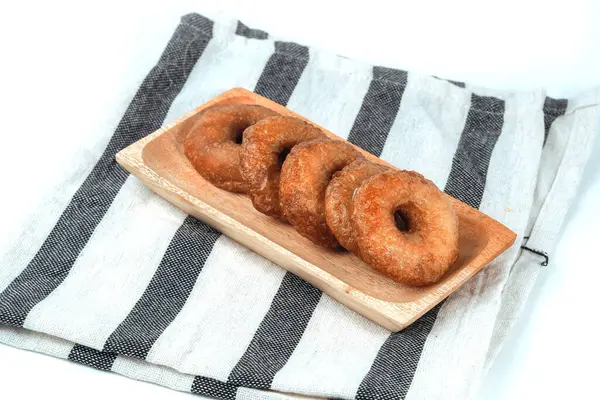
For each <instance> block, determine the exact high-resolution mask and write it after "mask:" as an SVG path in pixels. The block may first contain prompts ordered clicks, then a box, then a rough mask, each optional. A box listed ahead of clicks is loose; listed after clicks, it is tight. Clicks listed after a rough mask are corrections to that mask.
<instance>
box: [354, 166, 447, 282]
mask: <svg viewBox="0 0 600 400" xmlns="http://www.w3.org/2000/svg"><path fill="white" fill-rule="evenodd" d="M396 212H399V213H400V214H401V215H402V218H403V219H404V221H405V222H406V224H407V228H408V229H407V231H404V232H402V231H400V230H399V229H398V228H397V227H396V223H395V221H394V214H395V213H396ZM352 223H353V225H354V228H355V229H356V240H357V243H358V247H359V248H360V255H361V257H362V258H363V260H365V262H367V263H368V264H370V265H371V266H372V267H373V268H375V269H377V270H379V271H382V272H383V273H384V274H386V275H388V276H390V277H391V278H392V279H394V280H395V281H397V282H400V283H403V284H407V285H412V286H423V285H428V284H432V283H435V282H436V281H438V280H439V279H440V278H441V277H442V275H443V274H444V273H445V272H446V271H448V269H449V268H450V266H451V265H452V264H453V263H454V262H455V261H456V259H457V258H458V220H457V217H456V213H455V211H454V208H453V206H452V204H451V202H450V200H449V199H448V198H447V197H446V196H445V195H444V194H443V193H442V192H441V191H440V190H439V189H438V188H437V187H436V186H435V184H434V183H433V182H431V181H429V180H427V179H425V178H424V177H423V176H422V175H420V174H418V173H416V172H408V171H389V172H384V173H382V174H378V175H375V176H373V177H371V178H369V179H368V180H367V181H365V182H364V183H363V185H362V186H361V187H359V188H358V189H357V190H356V192H355V194H354V201H353V214H352Z"/></svg>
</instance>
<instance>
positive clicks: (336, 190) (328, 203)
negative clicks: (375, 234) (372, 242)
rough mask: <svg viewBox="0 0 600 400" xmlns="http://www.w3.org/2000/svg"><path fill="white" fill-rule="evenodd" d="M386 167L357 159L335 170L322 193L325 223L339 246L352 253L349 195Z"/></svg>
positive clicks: (352, 229)
mask: <svg viewBox="0 0 600 400" xmlns="http://www.w3.org/2000/svg"><path fill="white" fill-rule="evenodd" d="M388 169H389V168H387V167H385V166H383V165H381V164H376V163H373V162H371V161H368V160H367V159H364V158H361V159H358V160H355V161H354V162H352V163H351V164H349V165H348V166H347V167H346V168H344V169H342V170H341V171H338V172H336V173H335V174H334V175H333V177H332V178H331V182H330V183H329V186H327V190H326V192H325V217H326V219H327V225H329V229H331V232H333V235H334V236H335V238H336V239H337V240H338V242H340V244H341V245H342V247H343V248H345V249H346V250H348V251H351V252H352V253H354V254H356V255H360V254H359V249H358V245H357V244H356V234H355V229H354V227H353V226H352V204H353V202H352V196H353V194H354V191H355V190H356V189H357V188H358V187H359V186H360V185H361V184H362V183H363V182H364V181H365V180H367V179H368V178H370V177H372V176H373V175H377V174H380V173H382V172H385V171H387V170H388Z"/></svg>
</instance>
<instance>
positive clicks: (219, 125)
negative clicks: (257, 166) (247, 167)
mask: <svg viewBox="0 0 600 400" xmlns="http://www.w3.org/2000/svg"><path fill="white" fill-rule="evenodd" d="M275 115H278V114H277V113H276V112H275V111H272V110H270V109H268V108H266V107H262V106H256V105H248V104H240V105H228V106H214V107H211V108H208V109H206V110H204V111H203V112H202V113H201V114H200V115H199V116H198V120H197V121H196V122H195V124H194V125H193V126H192V128H191V129H190V131H189V132H188V134H187V135H186V137H185V139H184V143H183V150H184V153H185V155H186V157H187V158H188V159H189V160H190V162H191V163H192V165H193V166H194V169H196V171H198V173H199V174H200V175H202V177H204V178H205V179H206V180H208V181H209V182H211V183H212V184H213V185H215V186H217V187H219V188H221V189H225V190H228V191H230V192H241V193H245V192H246V191H247V190H248V188H247V185H246V183H245V181H244V179H243V177H242V173H241V169H240V153H241V150H242V146H241V143H242V140H241V139H242V136H243V132H244V131H245V129H246V128H248V127H249V126H252V125H254V124H255V123H257V122H258V121H260V120H263V119H265V118H268V117H272V116H275Z"/></svg>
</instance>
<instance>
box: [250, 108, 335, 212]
mask: <svg viewBox="0 0 600 400" xmlns="http://www.w3.org/2000/svg"><path fill="white" fill-rule="evenodd" d="M322 137H325V134H324V133H323V132H322V131H321V130H320V129H318V128H316V127H314V126H313V125H310V124H308V123H306V122H304V121H303V120H301V119H299V118H294V117H284V116H276V117H270V118H266V119H263V120H262V121H259V122H257V123H256V124H254V125H252V126H251V127H249V128H248V129H246V131H245V132H244V141H243V143H242V153H241V171H242V177H243V178H244V180H245V181H246V183H247V185H248V195H249V196H250V198H251V199H252V204H253V205H254V208H256V209H257V210H258V211H260V212H262V213H263V214H266V215H270V216H272V217H276V218H279V219H281V220H285V216H284V215H283V212H282V210H281V205H280V202H279V182H280V176H281V168H282V164H283V162H284V160H285V156H286V155H287V154H288V153H289V152H290V151H291V149H292V148H293V147H294V146H296V145H298V144H299V143H302V142H306V141H309V140H313V139H317V138H322Z"/></svg>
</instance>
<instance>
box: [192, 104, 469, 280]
mask: <svg viewBox="0 0 600 400" xmlns="http://www.w3.org/2000/svg"><path fill="white" fill-rule="evenodd" d="M184 152H185V155H186V157H187V158H188V159H189V160H190V162H191V163H192V165H193V166H194V168H195V169H196V170H197V171H198V173H199V174H200V175H202V176H203V177H204V178H205V179H206V180H208V181H210V182H211V183H212V184H213V185H215V186H217V187H219V188H221V189H224V190H227V191H230V192H238V193H245V194H247V195H249V196H250V198H251V199H252V204H253V206H254V207H255V208H256V209H257V210H258V211H260V212H261V213H264V214H266V215H269V216H272V217H275V218H278V219H280V220H281V221H286V222H289V223H290V224H291V225H292V226H293V227H294V229H296V231H298V233H300V234H301V235H302V236H304V237H306V238H308V239H310V240H311V241H312V242H314V243H316V244H318V245H320V246H323V247H325V248H328V249H340V248H341V247H343V248H345V249H346V250H348V251H351V252H352V253H354V254H355V255H357V256H358V257H360V258H361V259H363V260H364V261H365V262H366V263H367V264H369V265H370V266H371V267H373V268H375V269H376V270H379V271H381V272H383V273H384V274H386V275H387V276H389V277H391V278H392V279H393V280H395V281H397V282H399V283H402V284H407V285H412V286H423V285H428V284H432V283H434V282H436V281H438V280H439V279H440V278H441V277H442V275H443V274H444V273H445V272H446V271H447V270H448V269H449V267H450V266H451V265H452V264H453V263H454V262H455V261H456V259H457V258H458V221H457V217H456V214H455V211H454V208H453V207H452V203H451V202H450V201H449V200H448V199H447V197H446V196H445V195H444V194H443V193H442V192H441V191H440V190H439V189H438V188H437V187H436V186H435V184H434V183H433V182H431V181H429V180H427V179H425V178H424V177H423V176H422V175H420V174H418V173H416V172H412V171H402V170H397V169H392V168H388V167H386V166H383V165H381V164H377V163H373V162H371V161H369V160H367V159H366V158H365V157H364V156H363V155H362V154H361V153H360V152H359V151H357V150H356V149H355V148H354V146H352V145H350V144H349V143H347V142H345V141H341V140H333V139H331V138H329V137H328V136H327V135H325V133H324V132H323V131H322V130H320V129H319V128H317V127H315V126H313V125H310V124H308V123H306V122H304V121H303V120H301V119H298V118H293V117H287V116H282V115H279V114H278V113H276V112H274V111H272V110H270V109H268V108H265V107H262V106H258V105H227V106H213V107H211V108H208V109H206V110H204V111H203V112H202V113H201V114H200V115H199V117H198V120H197V121H196V123H195V124H194V125H193V127H192V129H190V131H189V132H188V133H187V135H186V137H185V140H184Z"/></svg>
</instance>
